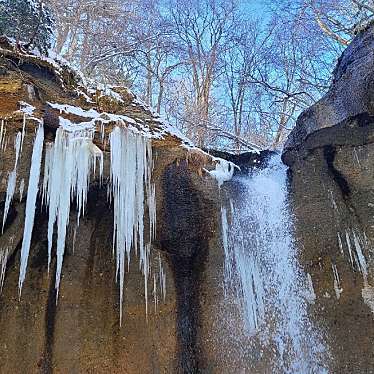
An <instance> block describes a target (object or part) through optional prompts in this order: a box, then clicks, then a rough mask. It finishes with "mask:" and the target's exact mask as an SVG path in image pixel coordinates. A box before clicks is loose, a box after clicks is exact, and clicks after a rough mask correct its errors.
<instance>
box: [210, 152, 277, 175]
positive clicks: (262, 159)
mask: <svg viewBox="0 0 374 374" xmlns="http://www.w3.org/2000/svg"><path fill="white" fill-rule="evenodd" d="M206 152H208V153H209V154H210V155H212V156H214V157H219V158H223V159H224V160H227V161H230V162H233V163H234V164H235V165H237V166H238V167H239V169H238V168H235V171H234V174H235V175H245V174H248V173H249V172H250V171H251V170H253V169H256V168H257V169H263V168H265V167H266V166H267V164H268V161H269V160H270V158H271V156H272V155H274V154H275V152H274V151H270V150H263V151H260V152H244V153H240V154H234V153H230V152H223V151H218V150H214V149H207V150H206Z"/></svg>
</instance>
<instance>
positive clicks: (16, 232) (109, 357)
mask: <svg viewBox="0 0 374 374" xmlns="http://www.w3.org/2000/svg"><path fill="white" fill-rule="evenodd" d="M0 53H1V56H0V63H1V65H2V69H1V76H0V99H1V103H0V118H1V119H3V120H4V127H5V128H6V134H5V136H4V137H3V140H4V142H5V143H6V147H5V145H4V147H2V149H1V151H0V173H1V174H0V217H1V219H2V217H3V213H4V207H5V200H6V190H7V182H8V176H9V173H10V172H11V170H12V169H13V167H14V163H15V158H16V155H15V149H14V139H15V137H16V134H17V132H23V127H24V126H25V139H24V142H23V148H22V152H21V153H20V158H19V162H18V167H17V178H16V187H15V191H16V192H15V194H14V198H13V201H12V204H11V206H10V209H9V213H8V216H7V220H6V223H5V227H4V233H3V234H2V235H0V251H1V253H4V249H5V248H6V249H7V252H6V253H7V254H6V256H7V257H8V262H7V269H6V272H5V282H4V288H3V292H2V294H1V295H0V331H1V334H0V358H1V359H0V372H1V373H108V372H110V373H173V372H180V373H194V372H200V371H201V368H202V367H204V366H205V365H208V366H209V365H210V364H209V362H208V363H207V361H206V360H205V358H204V357H206V353H205V351H207V350H208V348H207V345H206V344H205V339H206V337H205V336H204V334H205V333H206V331H207V330H209V328H208V327H207V325H208V324H209V323H211V320H212V319H213V318H219V316H217V315H216V314H212V313H208V312H206V310H207V308H209V310H210V308H212V309H213V310H214V309H215V305H217V304H218V303H219V302H220V300H221V299H220V297H222V288H221V283H220V279H222V274H221V273H220V272H221V271H222V268H223V267H222V263H221V262H222V249H221V240H220V227H219V220H218V214H219V191H218V188H217V182H216V181H215V180H214V179H213V178H212V177H211V176H210V175H209V173H208V172H206V171H204V169H212V168H214V161H213V159H212V158H211V157H210V156H208V155H207V154H205V153H203V152H201V151H199V150H196V149H191V148H189V147H183V146H181V145H182V143H183V140H181V139H180V138H178V136H177V135H176V134H174V133H173V132H172V131H170V128H169V127H167V126H165V124H164V123H163V122H162V120H161V119H160V118H159V117H157V116H156V115H155V114H154V113H152V112H151V111H150V110H149V109H147V108H146V107H145V106H144V105H142V104H141V103H140V102H139V101H137V100H136V97H135V96H134V95H133V94H132V93H131V92H129V91H128V90H126V89H116V91H112V92H111V93H110V94H107V93H106V92H103V91H100V90H92V89H88V88H87V87H86V86H85V85H84V83H83V82H82V81H81V80H80V78H79V76H77V75H76V74H75V73H74V71H72V70H71V69H70V68H68V67H65V66H61V65H56V64H55V63H53V62H50V61H46V60H41V59H38V58H37V57H35V56H32V55H27V54H24V53H22V52H21V51H16V50H14V49H13V48H12V46H11V45H10V44H9V43H8V42H7V40H0ZM50 103H52V105H51V104H50ZM55 103H58V104H59V105H64V106H69V105H70V106H71V107H73V108H75V109H73V110H70V109H69V110H68V111H59V110H57V109H56V108H54V107H53V104H55ZM96 113H99V115H100V118H101V120H103V121H104V122H105V126H104V131H101V130H100V126H101V125H100V123H101V122H100V121H101V120H100V121H99V122H98V124H97V125H98V130H97V133H96V134H95V137H94V139H93V142H94V144H95V145H96V146H97V147H98V148H99V149H101V151H102V152H103V154H104V175H103V183H102V185H100V183H99V180H98V178H97V177H96V178H93V180H92V183H91V186H90V192H89V195H88V204H87V209H86V214H85V215H84V217H82V218H81V220H80V224H79V226H78V227H77V213H76V209H75V207H74V206H73V207H72V209H71V213H70V224H69V228H68V233H67V239H66V251H65V256H64V264H63V271H62V279H61V286H60V290H59V298H58V302H57V300H56V290H55V279H54V277H55V276H54V274H55V268H56V257H55V247H56V245H55V243H54V245H53V256H52V263H51V269H50V272H49V273H48V269H47V261H48V253H47V222H48V212H47V211H46V209H45V207H42V201H41V194H39V196H38V200H37V211H36V218H35V224H34V230H33V236H32V243H31V248H30V258H29V261H28V271H27V275H26V279H25V283H24V286H23V289H22V295H21V298H19V294H18V292H19V291H18V276H19V268H20V248H21V244H22V235H23V225H24V219H25V205H26V198H27V186H28V178H29V170H30V162H31V154H32V147H33V142H34V137H35V129H36V127H37V126H38V125H39V123H41V122H43V124H44V132H45V143H47V142H53V140H54V137H55V133H56V129H57V127H58V126H59V124H60V123H61V118H63V119H64V120H68V121H69V123H71V126H79V124H81V123H84V122H87V121H92V120H93V118H92V117H95V116H97V114H96ZM113 116H125V117H122V118H123V120H124V121H123V122H121V124H120V125H121V126H133V127H135V128H137V129H138V130H139V131H144V130H145V131H148V133H149V134H152V135H155V134H156V137H154V138H153V140H152V148H153V155H154V162H155V165H154V170H153V173H152V174H153V176H152V181H153V182H154V183H155V190H156V206H157V227H156V231H157V235H156V240H155V241H154V245H153V250H152V252H151V253H152V255H151V258H150V262H151V267H152V274H151V276H150V279H149V281H148V289H147V295H148V315H146V313H145V292H146V291H145V288H144V277H143V275H142V273H141V272H140V271H139V259H138V258H136V256H135V254H134V255H133V260H132V261H131V263H130V266H129V269H128V271H127V272H126V275H125V286H124V306H123V307H124V315H123V320H122V327H121V326H120V325H119V289H118V283H117V282H116V260H115V256H114V254H113V243H112V241H113V206H112V205H111V203H110V202H109V200H108V198H107V187H108V183H109V175H108V174H109V173H108V170H109V167H108V164H109V151H110V144H108V142H107V141H105V139H107V135H108V133H109V132H110V131H111V130H112V129H113V127H114V126H116V125H118V120H116V118H117V119H118V117H113ZM3 135H4V133H3ZM5 143H4V144H5ZM44 158H45V152H43V160H42V170H43V164H44V161H45V160H44ZM42 174H43V172H42ZM40 180H41V181H42V180H43V175H41V179H40ZM21 186H24V188H23V189H22V187H21ZM40 191H41V186H40ZM147 214H148V213H147V210H146V215H147ZM145 231H149V227H145ZM54 239H56V238H54ZM54 241H55V240H54ZM213 253H214V254H215V256H214V261H221V262H219V263H217V262H214V261H209V258H208V256H209V255H210V256H212V254H213ZM160 262H161V264H162V267H163V271H164V273H165V276H166V278H165V279H166V297H165V299H163V295H162V294H161V293H160V288H161V286H160V282H161V274H160V268H159V266H160ZM217 273H218V275H217ZM207 282H208V283H207ZM154 286H156V287H155V288H154ZM207 293H209V302H207V297H206V296H205V295H206V294H207ZM205 303H206V304H207V305H208V306H205V305H206V304H205ZM214 360H216V356H214V357H212V358H211V361H212V362H213V364H212V366H213V367H216V368H217V365H216V364H215V363H214Z"/></svg>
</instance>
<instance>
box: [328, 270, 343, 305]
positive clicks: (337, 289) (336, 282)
mask: <svg viewBox="0 0 374 374" xmlns="http://www.w3.org/2000/svg"><path fill="white" fill-rule="evenodd" d="M331 267H332V272H333V275H334V290H335V295H336V298H337V299H338V300H339V299H340V295H341V293H342V292H343V288H342V286H341V283H340V277H339V273H338V269H337V267H336V265H335V264H332V265H331Z"/></svg>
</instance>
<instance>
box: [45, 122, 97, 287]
mask: <svg viewBox="0 0 374 374" xmlns="http://www.w3.org/2000/svg"><path fill="white" fill-rule="evenodd" d="M69 130H70V131H68V130H65V129H64V127H60V128H59V129H58V130H57V132H56V139H55V142H54V144H53V146H52V147H50V148H47V154H46V161H45V162H46V164H45V175H44V181H43V195H44V198H45V200H46V201H45V202H46V203H47V204H48V206H49V221H48V269H49V267H50V263H51V254H52V238H53V228H54V225H55V223H57V249H56V253H57V268H56V290H57V294H58V291H59V285H60V279H61V269H62V263H63V257H64V252H65V239H66V229H67V225H68V223H69V213H70V203H71V199H72V198H75V200H76V204H77V207H78V217H77V221H78V223H77V225H79V218H80V217H81V215H83V214H84V209H85V205H86V201H87V193H88V187H89V181H90V174H91V171H92V170H93V168H94V164H95V163H96V158H97V157H100V158H101V157H102V152H101V151H100V150H99V149H98V148H97V147H95V146H94V145H93V144H92V138H93V130H87V129H83V130H82V129H78V130H76V131H74V130H71V128H69Z"/></svg>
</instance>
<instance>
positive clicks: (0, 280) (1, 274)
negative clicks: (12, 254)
mask: <svg viewBox="0 0 374 374" xmlns="http://www.w3.org/2000/svg"><path fill="white" fill-rule="evenodd" d="M8 255H9V248H5V249H3V250H0V293H1V292H2V291H3V285H4V280H5V270H6V265H7V261H8Z"/></svg>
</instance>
